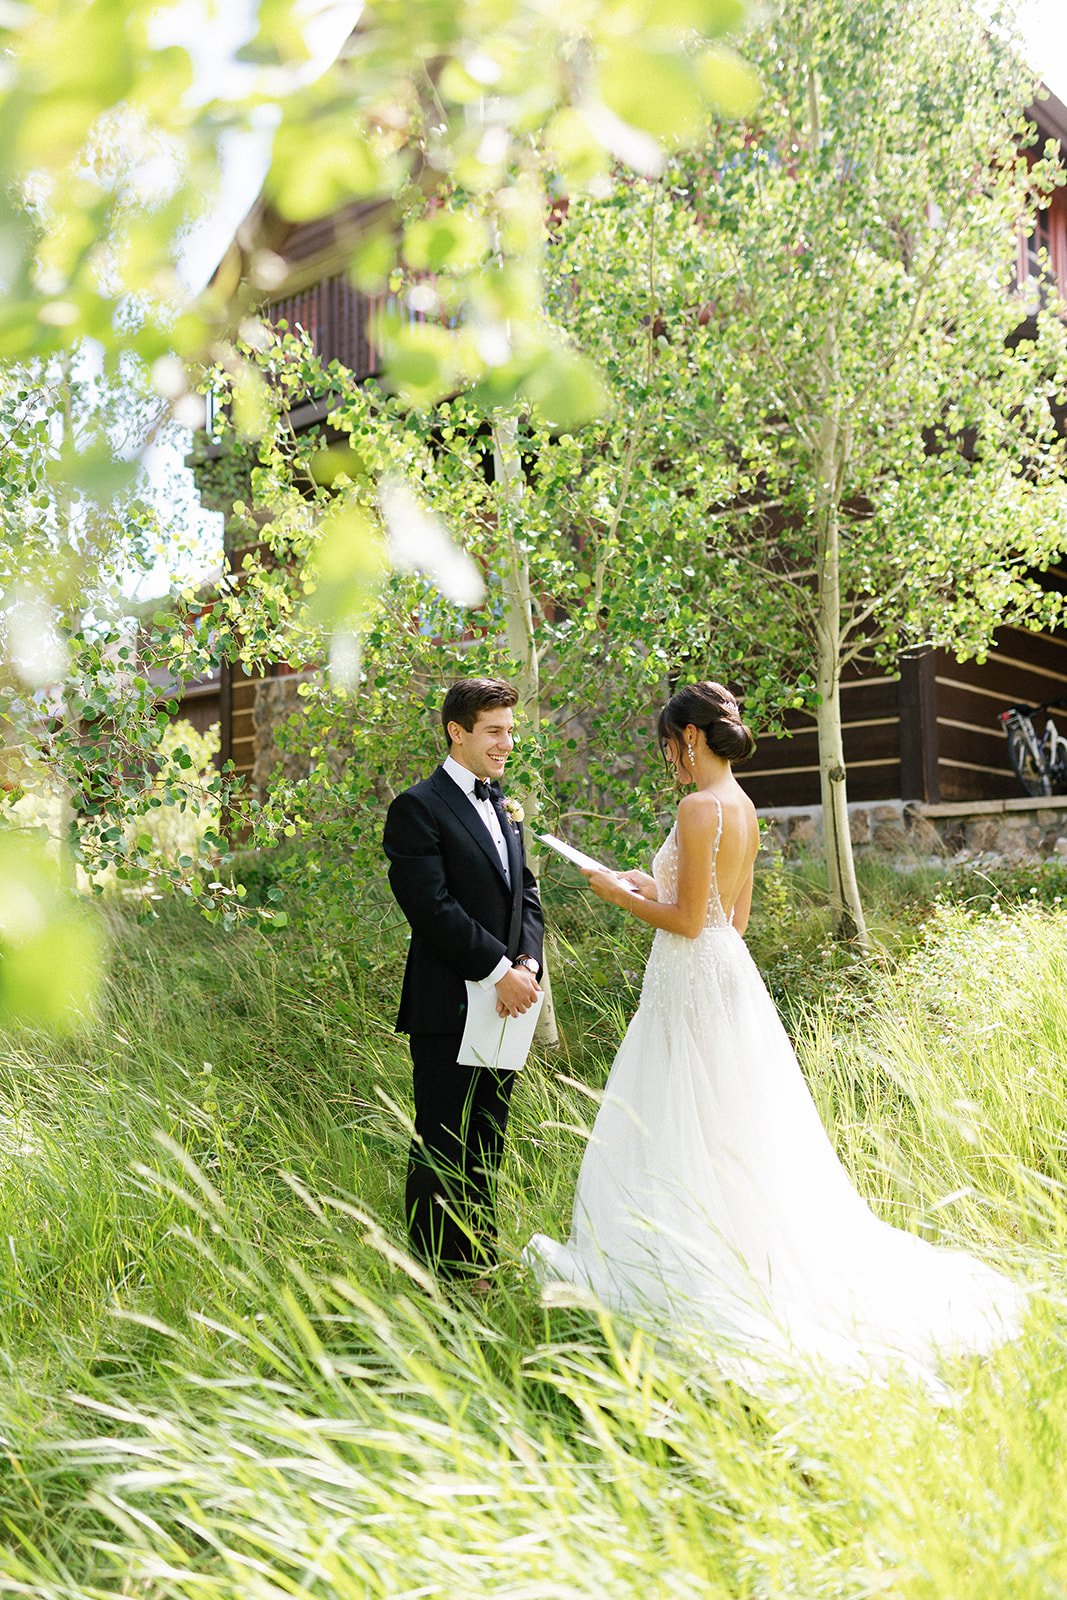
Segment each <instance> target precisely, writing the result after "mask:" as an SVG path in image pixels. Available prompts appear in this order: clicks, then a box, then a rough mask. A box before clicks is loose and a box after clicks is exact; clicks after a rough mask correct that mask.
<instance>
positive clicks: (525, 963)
mask: <svg viewBox="0 0 1067 1600" xmlns="http://www.w3.org/2000/svg"><path fill="white" fill-rule="evenodd" d="M511 964H512V966H513V967H525V968H526V970H527V972H532V973H533V975H534V977H535V978H536V977H537V974H538V972H539V970H540V967H541V963H540V962H539V961H537V960H535V958H534V957H533V956H516V957H515V959H514V961H513V962H512V963H511Z"/></svg>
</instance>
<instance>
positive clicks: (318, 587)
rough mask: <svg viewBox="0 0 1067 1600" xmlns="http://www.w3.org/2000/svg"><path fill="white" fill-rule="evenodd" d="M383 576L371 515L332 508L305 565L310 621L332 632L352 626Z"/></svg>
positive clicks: (345, 506) (378, 535)
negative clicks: (306, 567) (307, 563)
mask: <svg viewBox="0 0 1067 1600" xmlns="http://www.w3.org/2000/svg"><path fill="white" fill-rule="evenodd" d="M385 570H386V562H385V546H384V541H383V538H382V534H381V530H380V528H379V527H378V526H377V524H376V523H375V522H374V521H372V519H371V517H370V516H369V514H368V513H367V512H366V511H365V510H363V509H362V507H360V506H357V505H354V504H352V503H351V502H348V501H345V502H342V503H341V504H340V505H337V506H335V507H332V508H331V509H330V510H329V511H328V512H327V513H326V515H325V517H324V518H323V520H322V523H321V526H320V538H319V543H318V544H317V545H316V547H315V551H314V554H313V556H312V558H311V561H310V563H309V565H308V571H307V584H308V587H309V589H310V595H309V599H308V602H307V613H308V616H309V617H310V619H311V621H312V622H314V623H316V624H317V625H318V626H319V627H321V628H324V629H327V630H329V631H331V632H334V631H337V630H338V629H341V628H350V627H352V626H354V625H356V624H357V623H358V622H359V621H361V620H362V619H363V618H364V617H365V616H366V614H367V613H368V611H369V610H370V607H371V604H372V602H373V599H374V596H375V595H376V593H377V591H378V587H379V585H380V583H381V580H382V577H383V576H384V573H385Z"/></svg>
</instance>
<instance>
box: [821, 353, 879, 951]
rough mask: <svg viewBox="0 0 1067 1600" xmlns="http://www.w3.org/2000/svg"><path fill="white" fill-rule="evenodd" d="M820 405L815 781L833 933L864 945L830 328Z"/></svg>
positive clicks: (844, 452) (840, 441) (844, 449)
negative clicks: (845, 702) (848, 756)
mask: <svg viewBox="0 0 1067 1600" xmlns="http://www.w3.org/2000/svg"><path fill="white" fill-rule="evenodd" d="M824 350H825V365H824V380H825V388H824V397H825V402H826V413H825V416H824V418H823V423H822V426H821V427H820V430H819V438H818V446H817V457H816V466H817V484H818V487H817V499H816V568H817V585H818V588H817V608H818V609H817V614H816V623H815V637H816V646H815V683H816V688H817V690H818V693H819V705H818V710H817V712H816V726H817V729H818V740H819V788H820V794H821V799H822V819H823V844H824V848H825V850H826V870H827V875H828V878H829V891H830V914H831V916H832V918H833V924H834V933H835V934H836V935H837V937H838V938H839V939H852V940H855V941H856V942H857V943H858V944H860V945H861V946H863V947H864V948H866V946H867V944H868V936H867V924H866V921H865V920H864V915H863V906H862V903H861V901H860V892H859V885H858V883H857V882H856V862H855V857H854V855H853V853H852V834H851V831H850V829H849V825H848V796H847V791H846V786H845V751H844V742H843V739H842V734H841V645H842V639H841V520H840V505H841V499H840V497H841V485H842V482H843V480H844V468H845V463H846V460H847V457H848V448H849V438H848V425H847V423H846V422H844V421H843V420H842V416H841V401H840V398H839V396H838V389H837V343H836V330H835V329H834V327H833V324H832V323H831V324H830V326H829V327H828V329H827V333H826V339H825V346H824Z"/></svg>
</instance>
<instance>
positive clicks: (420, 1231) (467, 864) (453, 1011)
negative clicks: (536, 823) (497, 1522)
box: [383, 678, 544, 1290]
mask: <svg viewBox="0 0 1067 1600" xmlns="http://www.w3.org/2000/svg"><path fill="white" fill-rule="evenodd" d="M517 699H518V694H517V692H516V690H515V689H514V688H512V686H511V684H509V683H504V682H503V681H502V680H501V679H499V678H460V679H459V681H458V682H457V683H454V684H453V685H452V687H451V688H450V689H449V691H448V693H447V694H446V695H445V699H444V704H443V705H442V707H441V721H442V723H443V724H444V730H445V737H446V739H447V740H448V755H447V756H446V758H445V760H444V762H443V763H442V765H441V766H439V767H438V768H437V769H436V771H435V772H434V773H432V775H431V776H430V777H429V778H426V779H424V780H423V781H422V782H421V783H416V784H413V785H412V787H411V788H410V789H405V790H404V791H403V793H402V794H399V795H397V797H396V799H395V800H394V801H393V803H392V805H391V806H390V807H389V813H388V816H387V817H386V821H385V836H384V839H383V844H384V847H385V853H386V855H387V856H388V858H389V884H390V887H391V888H392V891H393V894H394V895H395V896H396V899H397V901H398V903H399V905H400V909H401V910H402V911H403V913H404V915H405V917H406V918H407V920H408V922H409V923H410V924H411V944H410V947H409V949H408V959H407V967H406V969H405V972H404V986H403V989H402V991H401V996H400V1014H399V1016H398V1017H397V1023H396V1025H397V1030H398V1031H399V1032H401V1033H407V1034H409V1035H410V1048H411V1062H412V1068H413V1076H414V1089H415V1137H414V1139H413V1141H412V1145H411V1153H410V1156H409V1160H408V1176H407V1196H406V1208H407V1219H408V1229H409V1233H410V1236H411V1244H412V1249H413V1250H414V1251H415V1253H416V1254H417V1255H419V1256H421V1257H422V1259H423V1260H424V1261H426V1262H427V1263H428V1264H429V1265H431V1266H434V1267H436V1268H437V1270H438V1271H439V1272H440V1273H441V1274H442V1275H443V1276H446V1277H467V1278H471V1279H474V1280H475V1285H474V1286H475V1287H476V1288H478V1289H479V1290H484V1289H485V1288H486V1287H488V1280H487V1279H486V1278H485V1277H484V1273H485V1270H486V1269H487V1268H488V1267H490V1266H491V1265H492V1264H493V1259H494V1246H495V1238H496V1221H495V1205H494V1202H495V1189H496V1174H497V1169H498V1167H499V1165H500V1157H501V1154H502V1151H503V1145H504V1130H505V1128H506V1127H507V1120H508V1102H509V1100H510V1098H511V1090H512V1086H513V1083H514V1079H515V1074H514V1073H513V1072H498V1071H496V1070H495V1069H492V1068H488V1067H464V1066H460V1065H459V1064H458V1063H457V1061H456V1056H457V1055H458V1053H459V1046H460V1039H461V1037H462V1034H463V1024H464V1020H465V1018H466V1011H467V990H466V985H465V981H464V980H468V979H469V980H471V981H473V982H475V983H478V984H481V985H482V986H484V987H486V988H488V987H490V986H494V987H495V989H496V1000H497V1011H498V1012H499V1013H500V1015H501V1016H504V1015H510V1016H518V1015H519V1014H520V1013H522V1012H524V1011H527V1010H528V1009H529V1008H530V1006H531V1005H532V1004H533V1003H534V1001H535V1000H536V998H537V995H538V992H539V988H538V980H539V978H540V977H541V971H542V966H541V952H542V947H543V942H544V918H543V916H542V914H541V904H540V901H539V899H538V896H537V886H536V883H535V882H534V878H533V874H532V873H531V872H530V870H529V868H528V867H527V865H526V857H525V851H524V849H523V840H522V830H521V828H520V826H519V824H518V822H512V821H511V820H510V819H509V817H508V815H507V813H506V811H505V809H504V801H503V797H502V795H501V792H500V783H499V779H500V777H501V775H502V774H503V771H504V767H505V765H506V764H507V759H508V755H509V754H510V752H511V747H512V744H513V742H514V739H513V729H514V724H515V713H514V711H513V709H512V708H513V706H514V705H515V702H516V701H517Z"/></svg>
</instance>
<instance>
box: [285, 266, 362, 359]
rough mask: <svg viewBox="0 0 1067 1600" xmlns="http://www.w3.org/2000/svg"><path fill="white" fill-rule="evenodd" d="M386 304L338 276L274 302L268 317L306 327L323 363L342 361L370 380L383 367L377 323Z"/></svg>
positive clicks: (293, 326)
mask: <svg viewBox="0 0 1067 1600" xmlns="http://www.w3.org/2000/svg"><path fill="white" fill-rule="evenodd" d="M383 303H384V302H383V300H382V299H381V298H374V297H371V296H367V295H363V294H360V293H358V292H357V290H355V289H353V287H352V285H351V284H350V283H349V282H348V280H347V278H345V277H344V276H343V275H341V274H338V275H337V276H336V277H333V278H324V279H323V280H322V282H321V283H313V284H310V285H309V286H308V288H306V289H303V290H301V291H300V293H299V294H291V295H287V296H286V297H285V298H284V299H281V300H274V301H272V302H271V303H270V305H268V306H267V307H266V308H265V315H266V316H267V317H268V318H269V319H270V321H271V322H272V323H274V324H275V325H277V324H278V323H279V322H281V321H283V320H284V321H285V322H287V323H288V325H289V327H290V328H292V329H294V330H295V329H296V328H302V329H303V330H304V332H305V333H306V334H307V336H308V338H309V339H310V340H311V344H312V347H313V349H314V351H315V354H316V355H317V356H319V358H320V359H321V360H322V361H324V362H330V361H340V362H342V363H343V364H344V366H346V367H349V368H350V369H351V371H352V372H353V373H354V374H355V375H356V377H357V378H367V377H370V376H371V375H372V374H373V373H376V372H377V371H378V370H379V368H380V366H381V353H380V350H379V345H378V338H377V320H378V317H379V315H380V310H381V306H382V304H383Z"/></svg>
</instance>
